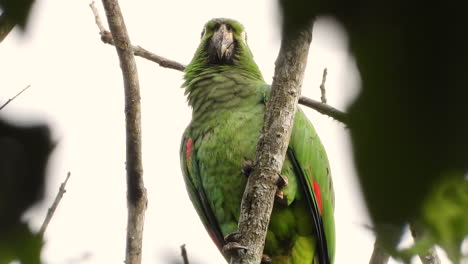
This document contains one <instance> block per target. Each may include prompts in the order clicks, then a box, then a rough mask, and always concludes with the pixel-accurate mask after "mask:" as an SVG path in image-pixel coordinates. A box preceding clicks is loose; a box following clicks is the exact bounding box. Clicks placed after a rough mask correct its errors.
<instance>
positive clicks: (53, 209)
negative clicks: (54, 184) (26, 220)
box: [39, 172, 71, 236]
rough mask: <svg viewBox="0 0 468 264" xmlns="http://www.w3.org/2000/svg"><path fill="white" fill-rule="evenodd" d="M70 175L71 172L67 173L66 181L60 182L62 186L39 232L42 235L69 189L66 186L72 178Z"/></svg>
mask: <svg viewBox="0 0 468 264" xmlns="http://www.w3.org/2000/svg"><path fill="white" fill-rule="evenodd" d="M70 175H71V173H70V172H68V173H67V178H65V181H64V182H62V184H60V188H59V191H58V193H57V195H56V196H55V200H54V203H53V204H52V206H51V207H50V208H49V210H48V211H47V215H46V218H45V219H44V222H43V223H42V226H41V229H40V230H39V234H40V235H41V236H43V235H44V233H45V231H46V229H47V226H48V225H49V222H50V220H51V219H52V216H54V213H55V210H57V207H58V205H59V203H60V201H61V200H62V197H63V195H64V194H65V192H66V191H67V190H65V186H66V185H67V182H68V179H69V178H70Z"/></svg>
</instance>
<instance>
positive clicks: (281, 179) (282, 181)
mask: <svg viewBox="0 0 468 264" xmlns="http://www.w3.org/2000/svg"><path fill="white" fill-rule="evenodd" d="M276 185H278V188H282V187H286V186H288V177H286V176H283V175H281V174H278V180H277V181H276Z"/></svg>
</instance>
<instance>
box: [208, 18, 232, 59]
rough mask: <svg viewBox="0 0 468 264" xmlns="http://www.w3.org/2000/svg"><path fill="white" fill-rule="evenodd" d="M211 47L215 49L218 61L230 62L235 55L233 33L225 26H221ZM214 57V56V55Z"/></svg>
mask: <svg viewBox="0 0 468 264" xmlns="http://www.w3.org/2000/svg"><path fill="white" fill-rule="evenodd" d="M211 44H212V45H211V46H212V48H213V49H214V50H213V53H215V54H216V56H217V59H218V61H220V62H229V61H231V60H232V55H233V54H234V46H235V45H234V36H233V33H232V31H231V30H230V29H229V28H228V27H227V26H226V25H225V24H221V25H220V26H219V28H218V30H216V31H215V32H214V34H213V36H212V37H211ZM213 55H214V54H213Z"/></svg>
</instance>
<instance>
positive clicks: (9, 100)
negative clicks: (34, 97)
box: [0, 84, 31, 110]
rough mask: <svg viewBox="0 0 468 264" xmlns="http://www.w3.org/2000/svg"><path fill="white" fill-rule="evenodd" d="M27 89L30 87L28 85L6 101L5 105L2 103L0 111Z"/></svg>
mask: <svg viewBox="0 0 468 264" xmlns="http://www.w3.org/2000/svg"><path fill="white" fill-rule="evenodd" d="M29 87H31V85H30V84H29V85H28V86H26V87H25V88H24V89H23V90H21V91H20V92H19V93H17V94H16V95H15V96H14V97H13V98H10V99H8V101H6V103H4V104H3V105H2V106H0V110H2V109H3V108H5V106H7V105H8V104H9V103H10V102H11V101H13V100H15V98H16V97H18V96H20V94H22V93H23V92H24V91H26V90H27V89H28V88H29Z"/></svg>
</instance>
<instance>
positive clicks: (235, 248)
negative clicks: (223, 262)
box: [223, 242, 248, 255]
mask: <svg viewBox="0 0 468 264" xmlns="http://www.w3.org/2000/svg"><path fill="white" fill-rule="evenodd" d="M241 250H248V248H247V247H246V246H242V245H241V244H239V243H237V242H229V243H227V244H226V245H224V246H223V252H224V253H226V254H229V255H232V254H237V253H238V252H239V251H241Z"/></svg>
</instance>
